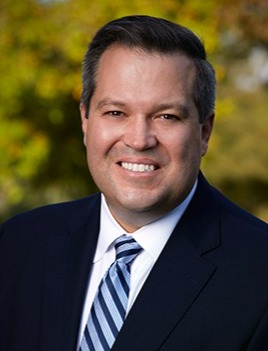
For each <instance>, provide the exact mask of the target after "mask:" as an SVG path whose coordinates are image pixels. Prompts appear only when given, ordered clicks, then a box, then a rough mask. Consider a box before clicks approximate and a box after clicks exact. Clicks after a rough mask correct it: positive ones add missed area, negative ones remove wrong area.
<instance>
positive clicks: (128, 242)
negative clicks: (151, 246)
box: [114, 234, 142, 263]
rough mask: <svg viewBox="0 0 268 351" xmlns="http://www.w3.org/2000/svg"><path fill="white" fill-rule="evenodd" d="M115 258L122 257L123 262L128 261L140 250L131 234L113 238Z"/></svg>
mask: <svg viewBox="0 0 268 351" xmlns="http://www.w3.org/2000/svg"><path fill="white" fill-rule="evenodd" d="M114 247H115V251H116V260H119V259H122V258H124V263H129V262H131V261H133V260H134V258H135V257H136V256H137V255H138V254H139V253H140V251H141V250H142V248H141V246H140V245H139V244H138V243H137V241H136V240H135V239H134V238H132V237H131V236H127V235H125V234H124V235H122V236H120V237H119V238H117V239H116V240H115V244H114Z"/></svg>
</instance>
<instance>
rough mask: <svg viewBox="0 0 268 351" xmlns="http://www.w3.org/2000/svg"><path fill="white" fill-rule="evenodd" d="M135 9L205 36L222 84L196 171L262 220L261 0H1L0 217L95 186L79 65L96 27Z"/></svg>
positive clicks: (267, 136) (265, 158)
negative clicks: (206, 149) (88, 161)
mask: <svg viewBox="0 0 268 351" xmlns="http://www.w3.org/2000/svg"><path fill="white" fill-rule="evenodd" d="M137 13H139V14H149V15H153V16H161V17H165V18H167V19H170V20H173V21H176V22H178V23H181V24H183V25H186V26H189V27H190V28H191V29H192V30H194V31H195V32H196V33H197V34H198V35H199V36H201V37H202V39H203V41H204V42H205V45H206V47H207V50H208V54H209V58H210V61H211V62H212V63H213V64H214V65H215V68H216V71H217V77H218V81H219V85H218V102H217V109H216V115H217V118H216V124H215V131H214V135H213V137H212V140H211V144H210V149H209V153H208V155H207V156H206V157H205V159H204V162H203V171H204V173H205V174H206V176H207V177H208V178H209V179H210V181H211V182H213V183H214V184H215V185H216V186H217V187H219V188H220V189H221V190H222V191H223V192H224V193H225V194H227V195H228V196H229V197H231V198H232V199H233V200H234V201H236V202H237V203H239V204H240V205H241V206H243V207H244V208H246V209H248V210H250V211H251V212H253V213H254V214H256V215H258V216H259V217H261V218H262V219H264V220H266V221H268V128H267V121H268V117H267V114H268V99H267V89H268V71H267V70H268V68H267V67H268V58H267V57H268V56H267V55H268V53H267V52H268V51H267V48H268V26H267V23H268V3H267V1H266V0H237V1H230V0H226V1H218V0H206V1H199V0H188V1H187V0H166V1H154V0H133V1H131V2H130V1H129V2H126V1H123V0H113V1H112V2H111V1H110V0H91V1H88V0H58V1H56V0H54V1H53V0H39V1H38V0H23V1H21V0H13V1H11V0H10V1H7V0H2V1H1V4H0V33H1V34H0V52H1V59H0V77H1V79H0V219H5V218H7V217H8V216H10V215H12V214H14V213H16V212H18V211H22V210H26V209H29V208H31V207H34V206H39V205H42V204H45V203H48V202H57V201H64V200H69V199H74V198H78V197H82V196H86V195H88V194H90V193H92V192H95V191H96V190H97V189H96V188H95V186H94V184H93V182H92V180H91V178H90V176H89V174H88V170H87V166H86V159H85V150H84V147H83V144H82V134H81V131H80V117H79V111H78V106H79V98H80V92H81V78H80V76H81V61H82V59H83V56H84V53H85V51H86V48H87V45H88V42H89V41H90V39H91V37H92V35H93V34H94V33H95V32H96V30H97V29H98V28H99V27H100V26H101V25H103V24H104V23H106V22H107V21H109V20H111V19H114V18H116V17H119V16H124V15H129V14H137ZM256 57H257V59H256ZM254 58H255V61H254ZM261 59H262V61H261ZM254 62H255V63H254ZM256 62H257V63H256ZM265 67H266V70H265Z"/></svg>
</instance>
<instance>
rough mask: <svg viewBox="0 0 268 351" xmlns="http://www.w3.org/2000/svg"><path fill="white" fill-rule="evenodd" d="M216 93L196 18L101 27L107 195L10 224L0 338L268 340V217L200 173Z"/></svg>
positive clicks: (126, 346)
mask: <svg viewBox="0 0 268 351" xmlns="http://www.w3.org/2000/svg"><path fill="white" fill-rule="evenodd" d="M214 100H215V77H214V70H213V68H212V66H211V65H210V64H209V63H208V62H207V61H206V53H205V50H204V47H203V45H202V43H201V42H200V40H199V39H198V38H197V37H196V36H195V35H194V34H193V33H192V32H191V31H190V30H188V29H186V28H184V27H181V26H179V25H177V24H174V23H171V22H168V21H166V20H163V19H157V18H153V17H148V16H129V17H125V18H121V19H118V20H115V21H112V22H110V23H108V24H107V25H105V26H104V27H103V28H102V29H100V31H99V32H98V33H97V34H96V36H95V37H94V39H93V41H92V42H91V44H90V46H89V49H88V51H87V54H86V56H85V60H84V67H83V93H82V100H81V105H80V111H81V119H82V130H83V134H84V144H85V146H86V149H87V161H88V165H89V169H90V172H91V174H92V176H93V178H94V180H95V182H96V184H97V186H98V187H99V189H100V191H101V194H96V195H93V196H90V197H88V198H85V199H82V200H78V201H74V202H69V203H64V204H56V205H51V206H47V207H43V208H40V209H36V210H33V211H29V212H28V213H24V214H21V215H18V216H16V217H14V218H13V219H11V220H9V221H7V222H6V223H4V224H3V225H2V228H1V241H0V250H1V252H0V274H1V275H0V279H1V286H0V303H1V313H0V330H1V333H0V349H1V350H3V351H15V350H20V351H21V350H27V351H37V350H45V351H53V350H55V351H56V350H57V351H59V350H61V351H71V350H76V349H79V350H98V351H100V350H108V349H112V350H113V351H125V350H128V351H156V350H161V351H178V350H183V351H197V350H198V351H200V350H205V351H216V350H217V351H227V350H228V351H242V350H243V351H244V350H246V351H261V350H268V315H267V308H268V279H267V276H268V226H267V224H265V223H263V222H261V221H260V220H258V219H256V218H254V217H253V216H252V215H250V214H248V213H246V212H245V211H243V210H242V209H240V208H238V207H237V206H236V205H234V204H233V203H231V202H230V201H229V200H227V199H226V198H225V197H224V196H223V195H221V194H220V193H219V192H218V191H217V190H216V189H214V188H213V187H211V186H210V185H209V184H208V183H207V181H206V180H205V179H204V177H203V175H202V174H201V172H200V163H201V159H202V156H204V155H205V154H206V151H207V147H208V142H209V139H210V135H211V132H212V127H213V118H214ZM123 234H127V238H128V240H132V238H134V239H135V243H136V245H138V247H139V249H138V250H137V251H139V253H138V254H137V255H136V256H135V258H134V259H133V262H132V263H131V268H129V267H130V264H129V265H128V268H127V270H128V271H129V273H130V282H129V283H128V286H127V289H129V293H128V294H127V295H128V296H127V298H126V301H125V302H126V305H127V307H126V309H125V310H124V314H125V317H124V320H123V321H122V325H121V326H120V327H119V328H118V331H117V332H118V333H117V332H116V333H114V332H113V330H112V327H111V330H110V329H109V328H108V329H109V330H108V334H109V333H110V334H109V335H108V336H106V331H107V330H106V329H107V328H106V326H107V325H109V326H110V325H113V323H115V322H114V321H113V320H112V312H109V313H108V312H107V311H104V310H102V312H101V313H102V315H101V317H99V316H98V313H99V312H98V308H99V309H100V307H99V306H97V305H98V304H99V305H101V303H102V301H101V299H102V300H105V297H104V294H103V295H102V297H101V298H99V300H97V296H99V295H98V294H99V292H98V291H99V290H98V285H99V284H100V291H101V292H102V290H101V289H102V288H101V286H102V287H103V286H104V284H106V283H105V279H106V278H107V276H105V278H104V280H103V281H102V282H101V280H102V277H103V275H104V274H105V272H106V270H107V269H108V268H109V266H110V265H112V266H114V267H115V265H117V263H118V256H116V257H117V258H116V262H115V263H113V261H114V260H115V246H116V248H117V245H118V244H115V242H117V238H118V237H121V235H123ZM123 237H124V236H123ZM112 266H111V267H112ZM116 267H118V265H117V266H116ZM110 269H111V268H110ZM109 272H110V270H109ZM107 275H108V276H109V273H107ZM119 275H121V277H122V275H123V273H119V270H118V274H116V275H115V278H114V279H115V280H116V279H118V276H119ZM105 289H106V290H108V293H109V292H110V290H109V288H107V285H106V288H105ZM114 290H115V293H118V288H115V289H114ZM95 296H96V297H95ZM94 297H95V298H94ZM96 301H97V302H96ZM113 303H114V302H113V300H112V299H110V302H108V303H106V305H105V306H106V307H105V308H106V309H108V308H110V307H111V305H112V306H114V305H113ZM114 309H116V308H114ZM116 312H117V311H116ZM108 314H109V316H108V317H109V318H110V321H108V322H107V319H108V317H107V315H108ZM106 317H107V319H106ZM92 334H94V335H93V336H92ZM112 334H113V335H112ZM111 336H113V340H112V341H108V339H109V337H111ZM94 338H95V339H94ZM96 340H97V341H96ZM109 340H110V339H109ZM97 342H100V343H99V344H97ZM91 343H93V344H94V345H95V346H94V347H93V348H92V346H90V344H91ZM106 344H109V346H106ZM80 347H81V348H80Z"/></svg>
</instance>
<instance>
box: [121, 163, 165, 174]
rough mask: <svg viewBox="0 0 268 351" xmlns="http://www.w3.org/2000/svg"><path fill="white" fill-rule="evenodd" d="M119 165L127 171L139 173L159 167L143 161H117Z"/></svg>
mask: <svg viewBox="0 0 268 351" xmlns="http://www.w3.org/2000/svg"><path fill="white" fill-rule="evenodd" d="M119 165H120V166H121V167H122V168H124V169H126V170H127V171H131V172H140V173H150V172H153V171H155V170H156V169H158V168H159V167H158V166H156V165H152V164H145V163H131V162H119Z"/></svg>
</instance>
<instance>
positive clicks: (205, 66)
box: [81, 15, 216, 122]
mask: <svg viewBox="0 0 268 351" xmlns="http://www.w3.org/2000/svg"><path fill="white" fill-rule="evenodd" d="M113 45H119V46H124V47H126V48H139V49H140V50H143V51H145V52H148V53H159V54H172V53H182V54H185V55H187V56H188V57H189V58H192V60H193V61H194V63H195V67H196V77H195V81H194V87H193V99H194V102H195V104H196V107H197V110H198V113H199V119H200V122H203V121H204V120H205V119H206V117H207V116H208V115H210V114H211V113H213V111H214V107H215V87H216V80H215V72H214V69H213V67H212V66H211V65H210V63H209V62H207V61H206V51H205V48H204V46H203V44H202V42H201V41H200V39H199V38H198V37H197V36H196V35H195V34H194V33H193V32H192V31H191V30H189V29H188V28H186V27H183V26H180V25H179V24H175V23H172V22H170V21H167V20H165V19H162V18H154V17H150V16H143V15H140V16H127V17H123V18H119V19H116V20H114V21H111V22H109V23H108V24H106V25H105V26H104V27H102V28H101V29H100V30H99V31H98V32H97V33H96V35H95V37H94V38H93V40H92V42H91V43H90V45H89V47H88V51H87V53H86V55H85V58H84V63H83V92H82V98H81V101H82V103H83V105H84V106H85V108H86V110H87V113H88V110H89V105H90V101H91V97H92V95H93V93H94V90H95V88H96V84H97V82H96V74H97V70H98V64H99V60H100V57H101V56H102V54H103V53H104V51H105V50H107V49H108V48H109V47H111V46H113ZM111 69H112V68H111Z"/></svg>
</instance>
